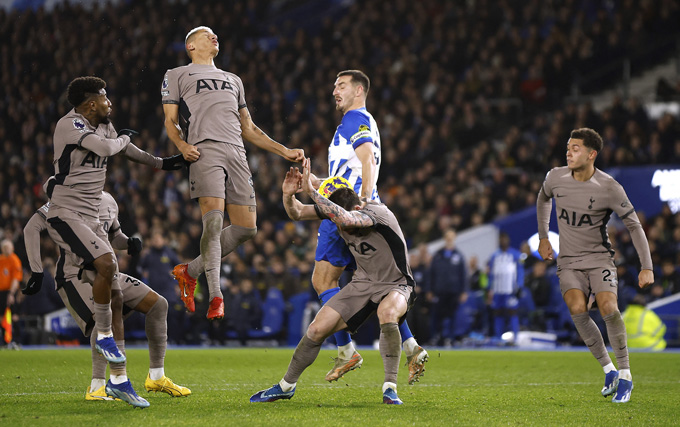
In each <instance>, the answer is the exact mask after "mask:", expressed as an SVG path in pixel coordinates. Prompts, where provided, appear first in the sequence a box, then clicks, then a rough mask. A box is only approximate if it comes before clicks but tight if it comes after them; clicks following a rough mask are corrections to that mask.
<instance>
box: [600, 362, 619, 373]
mask: <svg viewBox="0 0 680 427" xmlns="http://www.w3.org/2000/svg"><path fill="white" fill-rule="evenodd" d="M602 369H604V373H605V374H608V373H610V372H611V371H615V370H616V367H615V366H614V364H613V363H612V362H609V363H607V364H606V365H604V366H603V367H602Z"/></svg>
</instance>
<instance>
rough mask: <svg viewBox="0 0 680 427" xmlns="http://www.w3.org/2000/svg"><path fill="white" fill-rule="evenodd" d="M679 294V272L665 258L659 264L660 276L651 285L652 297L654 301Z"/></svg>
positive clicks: (669, 260) (671, 262)
mask: <svg viewBox="0 0 680 427" xmlns="http://www.w3.org/2000/svg"><path fill="white" fill-rule="evenodd" d="M678 292H680V272H678V270H677V269H676V268H675V265H673V261H672V260H671V259H670V258H665V259H664V260H663V261H662V262H661V274H660V275H659V278H658V279H657V280H656V282H655V283H654V284H653V285H652V292H651V293H652V295H653V296H654V297H655V298H654V299H658V298H663V297H667V296H669V295H673V294H676V293H678Z"/></svg>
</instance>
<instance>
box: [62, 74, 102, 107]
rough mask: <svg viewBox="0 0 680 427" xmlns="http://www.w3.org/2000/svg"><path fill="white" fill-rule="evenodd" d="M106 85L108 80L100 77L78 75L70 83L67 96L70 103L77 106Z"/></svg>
mask: <svg viewBox="0 0 680 427" xmlns="http://www.w3.org/2000/svg"><path fill="white" fill-rule="evenodd" d="M105 87H106V82H105V81H104V80H102V79H100V78H99V77H94V76H88V77H78V78H76V79H74V80H73V81H72V82H71V83H70V84H69V85H68V89H67V91H66V93H67V95H66V97H67V99H68V102H69V104H71V105H73V106H74V107H77V106H79V105H80V104H82V103H83V102H85V101H86V100H87V99H88V98H89V97H90V96H92V95H93V94H97V93H99V91H100V90H102V89H104V88H105Z"/></svg>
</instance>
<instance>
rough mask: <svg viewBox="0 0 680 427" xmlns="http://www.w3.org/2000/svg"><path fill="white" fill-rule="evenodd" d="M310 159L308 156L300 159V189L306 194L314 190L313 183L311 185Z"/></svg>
mask: <svg viewBox="0 0 680 427" xmlns="http://www.w3.org/2000/svg"><path fill="white" fill-rule="evenodd" d="M311 173H312V161H311V159H309V157H306V158H305V159H304V160H303V161H302V189H303V190H305V192H306V193H307V194H311V193H312V192H315V191H316V190H315V189H314V185H312V178H311Z"/></svg>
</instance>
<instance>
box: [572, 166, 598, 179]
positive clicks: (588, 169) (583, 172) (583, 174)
mask: <svg viewBox="0 0 680 427" xmlns="http://www.w3.org/2000/svg"><path fill="white" fill-rule="evenodd" d="M594 174H595V165H592V164H589V165H586V166H584V167H583V168H582V169H575V170H573V171H572V172H571V176H573V177H574V179H575V180H576V181H581V182H586V181H588V180H589V179H590V178H592V177H593V175H594Z"/></svg>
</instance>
